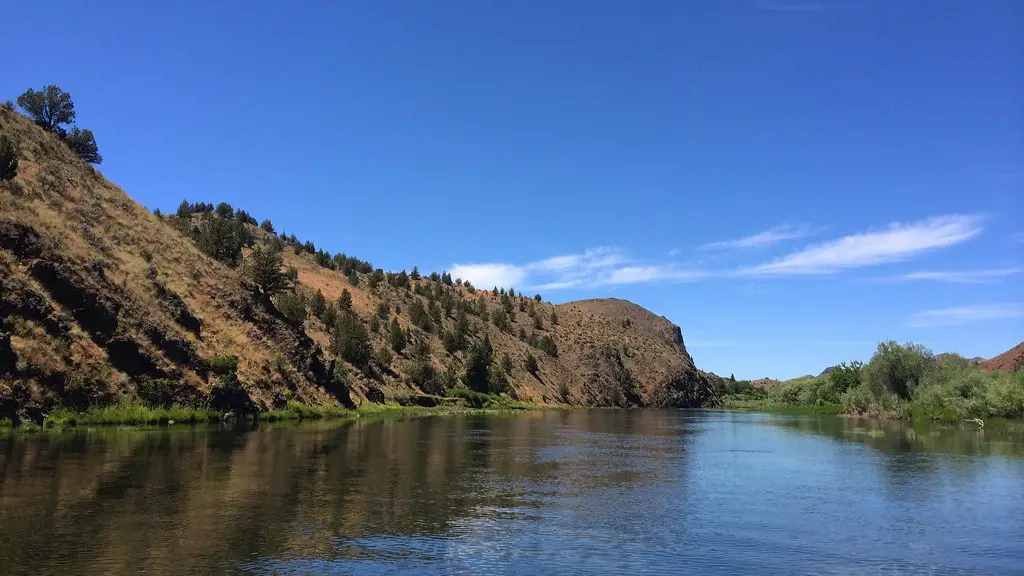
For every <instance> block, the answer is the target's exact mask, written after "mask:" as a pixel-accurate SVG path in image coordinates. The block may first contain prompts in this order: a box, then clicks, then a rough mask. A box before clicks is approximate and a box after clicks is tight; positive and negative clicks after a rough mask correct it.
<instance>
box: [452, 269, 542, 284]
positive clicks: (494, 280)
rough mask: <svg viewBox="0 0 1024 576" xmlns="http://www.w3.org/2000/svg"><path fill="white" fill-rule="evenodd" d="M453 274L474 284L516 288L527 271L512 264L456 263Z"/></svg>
mask: <svg viewBox="0 0 1024 576" xmlns="http://www.w3.org/2000/svg"><path fill="white" fill-rule="evenodd" d="M451 275H452V276H454V277H455V278H462V279H464V280H469V281H470V282H472V283H473V285H474V286H479V287H480V288H485V289H489V288H491V287H492V286H501V287H507V288H514V287H515V286H516V285H518V284H522V282H523V280H524V279H525V278H526V271H525V270H523V269H522V268H521V267H519V266H515V265H512V264H499V263H491V264H456V265H455V266H452V271H451Z"/></svg>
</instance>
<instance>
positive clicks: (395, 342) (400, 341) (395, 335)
mask: <svg viewBox="0 0 1024 576" xmlns="http://www.w3.org/2000/svg"><path fill="white" fill-rule="evenodd" d="M388 338H389V339H390V340H391V349H392V350H394V351H395V352H397V353H399V354H401V353H402V350H405V346H406V344H408V341H407V340H406V338H405V332H403V331H402V327H401V326H400V325H399V324H398V318H392V319H391V325H390V327H389V333H388Z"/></svg>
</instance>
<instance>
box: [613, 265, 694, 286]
mask: <svg viewBox="0 0 1024 576" xmlns="http://www.w3.org/2000/svg"><path fill="white" fill-rule="evenodd" d="M711 276H712V274H711V273H710V272H707V271H703V270H690V269H686V268H679V267H676V266H623V267H621V268H616V269H615V270H612V271H611V272H610V273H608V274H606V275H604V276H603V277H600V278H597V279H596V281H595V285H597V286H602V285H616V284H645V283H648V282H693V281H696V280H703V279H705V278H709V277H711Z"/></svg>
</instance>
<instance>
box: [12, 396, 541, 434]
mask: <svg viewBox="0 0 1024 576" xmlns="http://www.w3.org/2000/svg"><path fill="white" fill-rule="evenodd" d="M442 400H445V401H447V402H445V403H439V404H437V405H435V406H418V405H404V404H399V403H385V404H377V403H373V402H365V403H363V405H362V406H359V407H357V408H345V407H342V406H330V405H320V406H313V405H308V404H304V403H302V402H299V401H297V400H288V402H287V404H286V405H285V406H283V407H280V408H274V409H270V410H266V411H261V412H252V413H249V414H245V413H234V412H231V411H221V410H215V409H212V408H208V407H190V406H183V405H180V404H173V405H171V406H167V407H163V406H153V405H148V404H146V403H144V402H142V401H139V400H137V399H134V398H130V397H125V398H122V399H121V401H119V402H118V403H116V404H112V405H109V406H98V407H94V408H90V409H88V410H84V411H75V410H70V409H67V408H58V409H56V410H53V411H52V412H50V413H48V414H46V415H45V417H44V418H43V421H42V424H39V423H36V422H23V423H20V424H18V425H15V424H14V423H13V422H12V421H11V420H10V419H5V418H0V431H3V430H17V431H19V432H37V431H41V430H64V429H67V428H75V427H79V426H81V427H95V426H168V425H178V424H209V423H217V422H225V421H258V422H268V423H270V422H295V421H310V420H339V419H356V418H366V417H373V416H431V415H448V414H476V413H497V412H509V411H522V410H529V409H537V408H541V407H540V406H531V405H527V404H524V403H522V402H517V401H512V400H508V399H506V398H502V397H500V396H494V395H490V394H477V393H472V392H470V394H468V395H467V394H462V395H458V396H456V397H453V398H443V399H442Z"/></svg>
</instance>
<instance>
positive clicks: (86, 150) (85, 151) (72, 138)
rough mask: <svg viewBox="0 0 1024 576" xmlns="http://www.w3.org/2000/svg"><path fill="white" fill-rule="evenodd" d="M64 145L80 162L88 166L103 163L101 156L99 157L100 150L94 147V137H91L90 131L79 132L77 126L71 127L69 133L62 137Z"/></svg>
mask: <svg viewBox="0 0 1024 576" xmlns="http://www.w3.org/2000/svg"><path fill="white" fill-rule="evenodd" d="M64 143H65V144H67V145H68V148H70V149H71V151H72V152H74V153H75V154H78V157H79V158H81V159H82V160H85V161H86V162H88V163H90V164H102V163H103V156H100V150H99V148H98V147H97V146H96V137H95V136H93V134H92V130H79V128H78V126H73V127H72V128H71V131H70V132H68V133H67V135H66V136H64Z"/></svg>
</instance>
